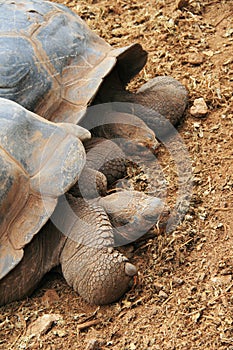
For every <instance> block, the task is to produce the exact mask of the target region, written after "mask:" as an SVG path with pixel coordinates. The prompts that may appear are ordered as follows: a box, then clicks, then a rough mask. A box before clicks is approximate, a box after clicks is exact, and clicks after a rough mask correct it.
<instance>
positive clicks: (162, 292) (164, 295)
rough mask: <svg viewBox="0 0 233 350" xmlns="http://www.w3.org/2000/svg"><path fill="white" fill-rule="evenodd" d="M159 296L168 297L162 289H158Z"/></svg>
mask: <svg viewBox="0 0 233 350" xmlns="http://www.w3.org/2000/svg"><path fill="white" fill-rule="evenodd" d="M159 297H160V298H164V299H167V298H168V295H167V293H165V292H164V291H163V290H160V292H159Z"/></svg>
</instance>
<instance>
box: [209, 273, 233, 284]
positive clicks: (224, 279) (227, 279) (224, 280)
mask: <svg viewBox="0 0 233 350" xmlns="http://www.w3.org/2000/svg"><path fill="white" fill-rule="evenodd" d="M211 281H212V282H213V283H216V284H218V285H219V286H221V285H224V284H225V285H226V284H230V283H231V281H232V275H226V276H216V277H212V278H211Z"/></svg>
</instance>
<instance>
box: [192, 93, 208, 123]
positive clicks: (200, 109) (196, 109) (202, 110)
mask: <svg viewBox="0 0 233 350" xmlns="http://www.w3.org/2000/svg"><path fill="white" fill-rule="evenodd" d="M207 112H208V107H207V104H206V103H205V100H204V98H202V97H200V98H197V99H195V100H194V102H193V106H192V107H191V108H190V113H191V115H193V116H194V117H197V118H198V117H204V116H205V115H206V114H207Z"/></svg>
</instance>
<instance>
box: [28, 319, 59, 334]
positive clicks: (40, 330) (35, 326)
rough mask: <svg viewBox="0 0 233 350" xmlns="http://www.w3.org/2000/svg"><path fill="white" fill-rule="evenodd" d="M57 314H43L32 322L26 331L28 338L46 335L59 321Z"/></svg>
mask: <svg viewBox="0 0 233 350" xmlns="http://www.w3.org/2000/svg"><path fill="white" fill-rule="evenodd" d="M61 318H62V316H61V315H58V314H45V315H43V316H40V317H39V318H38V319H37V320H36V321H34V322H32V323H31V324H30V325H29V326H28V329H27V332H26V335H27V336H29V337H32V336H38V337H40V336H41V335H43V334H45V333H47V332H48V331H49V330H50V329H51V328H52V326H53V323H54V322H56V321H58V320H59V319H61Z"/></svg>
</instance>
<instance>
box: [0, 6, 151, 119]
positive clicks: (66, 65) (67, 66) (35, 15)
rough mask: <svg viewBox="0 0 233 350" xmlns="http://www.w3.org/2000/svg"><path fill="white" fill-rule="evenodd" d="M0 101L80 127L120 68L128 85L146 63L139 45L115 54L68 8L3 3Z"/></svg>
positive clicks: (1, 12) (123, 79)
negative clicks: (112, 73)
mask: <svg viewBox="0 0 233 350" xmlns="http://www.w3.org/2000/svg"><path fill="white" fill-rule="evenodd" d="M0 48H1V52H0V97H4V98H7V99H11V100H14V101H16V102H18V103H19V104H21V105H22V106H24V107H25V108H27V109H29V110H31V111H34V112H36V113H37V114H39V115H40V116H42V117H45V118H46V119H48V120H51V121H56V122H57V121H59V122H61V121H63V122H64V121H66V122H71V123H78V122H79V120H80V119H81V118H82V116H83V115H84V113H85V110H86V107H87V105H88V104H90V103H91V101H92V99H93V98H94V96H95V95H96V93H97V91H98V89H99V87H100V85H101V83H102V82H103V79H104V78H105V77H106V76H107V75H108V73H109V72H110V71H111V70H112V69H113V67H114V66H115V65H116V63H117V69H118V72H119V75H120V78H121V80H122V82H123V84H125V83H127V82H128V81H129V80H130V79H131V78H132V77H133V76H134V75H135V74H137V73H138V72H139V71H140V70H141V68H142V67H143V66H144V64H145V62H146V52H145V51H144V50H143V49H142V48H141V46H140V45H138V44H135V45H131V46H129V47H125V48H118V49H113V48H112V47H111V46H110V45H108V44H107V43H106V42H105V41H104V40H103V39H101V38H100V37H98V36H97V35H96V34H95V33H93V32H92V31H91V30H90V29H89V28H88V27H87V26H86V24H85V23H84V22H83V21H82V20H81V19H80V17H78V16H77V15H76V14H74V13H73V12H71V11H70V10H69V9H68V8H66V7H65V6H63V5H59V4H55V3H51V2H48V1H38V0H31V1H30V0H17V1H12V0H6V1H4V2H1V3H0Z"/></svg>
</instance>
